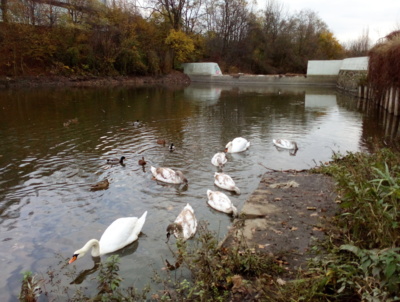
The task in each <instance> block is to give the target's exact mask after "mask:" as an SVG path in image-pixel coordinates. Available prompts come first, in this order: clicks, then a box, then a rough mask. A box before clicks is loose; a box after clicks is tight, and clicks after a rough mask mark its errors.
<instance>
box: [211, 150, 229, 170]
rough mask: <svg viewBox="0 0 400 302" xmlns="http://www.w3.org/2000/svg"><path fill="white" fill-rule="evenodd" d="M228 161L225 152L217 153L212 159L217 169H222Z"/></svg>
mask: <svg viewBox="0 0 400 302" xmlns="http://www.w3.org/2000/svg"><path fill="white" fill-rule="evenodd" d="M227 161H228V159H227V158H226V155H225V152H218V153H215V154H214V156H213V158H212V159H211V163H212V164H213V165H214V166H216V167H222V166H223V165H225V164H226V162H227Z"/></svg>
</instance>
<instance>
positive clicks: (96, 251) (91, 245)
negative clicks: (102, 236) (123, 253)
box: [82, 239, 100, 257]
mask: <svg viewBox="0 0 400 302" xmlns="http://www.w3.org/2000/svg"><path fill="white" fill-rule="evenodd" d="M90 249H92V256H93V257H99V256H100V242H99V241H98V240H97V239H90V240H89V241H88V242H86V244H85V245H84V246H83V248H82V250H84V251H85V252H87V251H89V250H90Z"/></svg>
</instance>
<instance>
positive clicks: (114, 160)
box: [107, 156, 125, 165]
mask: <svg viewBox="0 0 400 302" xmlns="http://www.w3.org/2000/svg"><path fill="white" fill-rule="evenodd" d="M124 160H125V156H121V158H120V159H118V158H109V159H107V164H109V165H118V164H121V165H123V164H124Z"/></svg>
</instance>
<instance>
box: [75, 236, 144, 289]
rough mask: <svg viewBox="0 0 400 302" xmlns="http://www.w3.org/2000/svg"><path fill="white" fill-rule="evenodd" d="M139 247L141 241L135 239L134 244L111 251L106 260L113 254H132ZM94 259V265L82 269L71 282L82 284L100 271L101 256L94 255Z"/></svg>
mask: <svg viewBox="0 0 400 302" xmlns="http://www.w3.org/2000/svg"><path fill="white" fill-rule="evenodd" d="M138 247H139V241H135V242H133V243H132V244H130V245H128V246H126V247H124V248H123V249H121V250H119V251H118V252H114V253H110V254H107V258H106V261H107V259H108V257H110V256H113V255H118V256H119V258H123V257H126V256H129V255H132V254H133V253H134V252H136V250H137V248H138ZM92 260H93V267H92V268H89V269H86V270H83V271H81V272H80V273H79V274H78V276H76V278H75V279H74V280H72V281H71V283H70V284H81V283H82V282H83V281H84V280H86V278H87V277H88V276H90V275H92V274H93V273H95V272H96V271H98V269H99V268H101V266H102V265H101V257H92Z"/></svg>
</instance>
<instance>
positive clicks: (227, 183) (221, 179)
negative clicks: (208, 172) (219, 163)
mask: <svg viewBox="0 0 400 302" xmlns="http://www.w3.org/2000/svg"><path fill="white" fill-rule="evenodd" d="M214 183H215V185H216V186H218V187H220V188H221V189H225V190H228V191H234V192H235V193H236V194H240V190H239V188H238V187H237V186H236V184H235V182H234V181H233V179H232V178H231V177H230V176H229V175H228V174H225V173H218V172H215V174H214Z"/></svg>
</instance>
